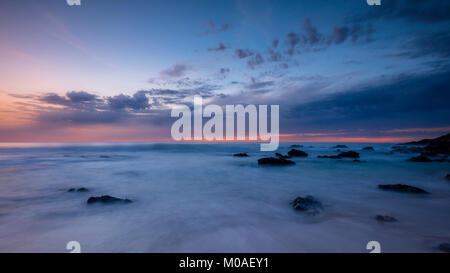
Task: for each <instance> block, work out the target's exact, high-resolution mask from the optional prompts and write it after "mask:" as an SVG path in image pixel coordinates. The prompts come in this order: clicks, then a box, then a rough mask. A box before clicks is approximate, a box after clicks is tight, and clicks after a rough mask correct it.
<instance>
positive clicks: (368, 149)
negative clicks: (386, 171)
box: [362, 146, 374, 151]
mask: <svg viewBox="0 0 450 273" xmlns="http://www.w3.org/2000/svg"><path fill="white" fill-rule="evenodd" d="M362 149H363V151H373V150H374V149H373V147H372V146H367V147H364V148H362Z"/></svg>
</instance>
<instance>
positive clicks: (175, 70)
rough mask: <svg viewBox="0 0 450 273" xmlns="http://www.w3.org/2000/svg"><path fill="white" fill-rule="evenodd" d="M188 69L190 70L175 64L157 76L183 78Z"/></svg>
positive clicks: (185, 66)
mask: <svg viewBox="0 0 450 273" xmlns="http://www.w3.org/2000/svg"><path fill="white" fill-rule="evenodd" d="M190 69H192V68H191V67H190V66H188V65H186V64H175V65H173V66H172V67H170V68H168V69H165V70H162V71H160V72H159V75H160V76H162V77H169V78H179V77H181V76H184V75H185V74H186V72H187V71H189V70H190Z"/></svg>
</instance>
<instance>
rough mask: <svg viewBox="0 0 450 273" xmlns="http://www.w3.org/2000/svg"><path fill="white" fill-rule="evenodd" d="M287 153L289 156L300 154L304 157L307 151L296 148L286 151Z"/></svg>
mask: <svg viewBox="0 0 450 273" xmlns="http://www.w3.org/2000/svg"><path fill="white" fill-rule="evenodd" d="M288 155H289V156H291V157H297V156H301V157H306V156H308V154H307V153H305V152H303V151H300V150H296V149H292V150H290V151H289V152H288Z"/></svg>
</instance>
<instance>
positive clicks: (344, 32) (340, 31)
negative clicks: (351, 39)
mask: <svg viewBox="0 0 450 273" xmlns="http://www.w3.org/2000/svg"><path fill="white" fill-rule="evenodd" d="M348 33H349V29H348V28H347V27H334V29H333V42H334V43H336V44H340V43H342V42H344V41H345V40H346V39H347V37H348Z"/></svg>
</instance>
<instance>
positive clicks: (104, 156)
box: [99, 155, 111, 158]
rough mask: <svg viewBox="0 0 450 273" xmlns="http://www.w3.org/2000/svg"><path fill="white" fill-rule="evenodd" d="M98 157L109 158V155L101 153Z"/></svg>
mask: <svg viewBox="0 0 450 273" xmlns="http://www.w3.org/2000/svg"><path fill="white" fill-rule="evenodd" d="M99 157H100V158H111V157H110V156H109V155H101V156H99Z"/></svg>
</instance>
